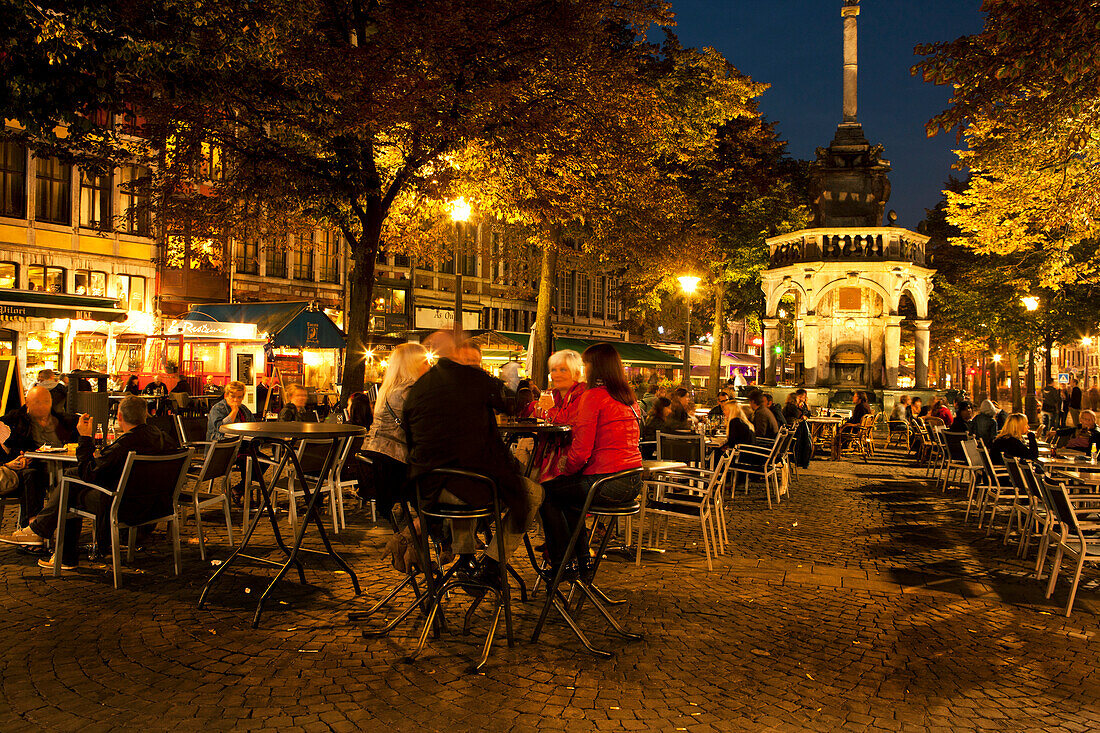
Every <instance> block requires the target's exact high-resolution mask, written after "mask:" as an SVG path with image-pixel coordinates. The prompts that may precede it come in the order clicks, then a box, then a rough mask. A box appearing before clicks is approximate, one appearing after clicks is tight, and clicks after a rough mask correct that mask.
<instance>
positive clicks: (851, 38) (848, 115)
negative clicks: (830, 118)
mask: <svg viewBox="0 0 1100 733" xmlns="http://www.w3.org/2000/svg"><path fill="white" fill-rule="evenodd" d="M840 15H841V17H842V18H844V121H845V122H856V112H857V107H858V105H857V103H856V80H857V78H858V76H859V53H858V44H857V30H856V23H857V21H856V18H857V17H859V5H855V4H852V5H845V6H844V7H843V8H841V10H840Z"/></svg>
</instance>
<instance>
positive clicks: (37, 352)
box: [0, 290, 128, 389]
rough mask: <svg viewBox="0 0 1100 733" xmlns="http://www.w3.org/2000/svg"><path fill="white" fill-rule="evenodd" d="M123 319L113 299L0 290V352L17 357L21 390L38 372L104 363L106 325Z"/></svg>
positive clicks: (99, 367)
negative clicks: (19, 367)
mask: <svg viewBox="0 0 1100 733" xmlns="http://www.w3.org/2000/svg"><path fill="white" fill-rule="evenodd" d="M127 319H128V314H127V312H126V311H124V310H122V309H120V308H119V307H118V304H117V302H116V301H115V299H113V298H103V297H97V296H88V295H66V294H63V293H51V292H41V291H38V290H34V291H30V290H4V291H0V355H2V356H8V355H12V354H14V355H17V356H18V359H19V364H20V366H21V370H20V379H21V380H22V384H23V387H24V389H26V388H27V387H29V386H30V385H32V384H34V383H35V381H37V376H38V372H39V371H41V370H42V369H52V370H54V371H56V372H67V371H71V370H73V369H96V370H97V371H103V370H105V369H106V367H107V354H108V349H107V343H108V340H109V337H110V332H111V329H112V328H117V325H116V324H119V323H121V322H125V321H127Z"/></svg>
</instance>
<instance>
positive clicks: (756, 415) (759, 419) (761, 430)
mask: <svg viewBox="0 0 1100 733" xmlns="http://www.w3.org/2000/svg"><path fill="white" fill-rule="evenodd" d="M752 427H753V430H755V431H756V437H757V438H774V437H775V436H777V435H779V422H778V421H777V420H776V419H775V415H774V414H773V413H772V411H771V410H769V409H768V408H766V407H764V406H763V405H761V406H760V407H758V408H757V409H756V410H754V411H753V413H752Z"/></svg>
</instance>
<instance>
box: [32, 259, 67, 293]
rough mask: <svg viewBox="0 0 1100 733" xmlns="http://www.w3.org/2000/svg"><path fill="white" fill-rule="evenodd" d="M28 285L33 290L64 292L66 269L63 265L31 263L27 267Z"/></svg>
mask: <svg viewBox="0 0 1100 733" xmlns="http://www.w3.org/2000/svg"><path fill="white" fill-rule="evenodd" d="M27 285H28V286H29V287H30V289H31V290H40V291H43V292H47V293H64V292H65V269H64V268H62V267H46V266H45V265H31V266H30V267H28V268H27Z"/></svg>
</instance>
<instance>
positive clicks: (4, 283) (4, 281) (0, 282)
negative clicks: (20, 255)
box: [0, 262, 19, 290]
mask: <svg viewBox="0 0 1100 733" xmlns="http://www.w3.org/2000/svg"><path fill="white" fill-rule="evenodd" d="M18 287H19V264H18V263H16V262H0V288H2V289H4V290H15V289H17V288H18Z"/></svg>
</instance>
